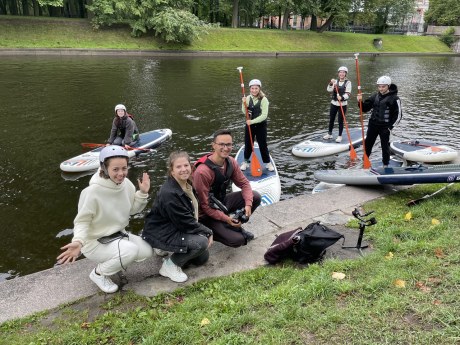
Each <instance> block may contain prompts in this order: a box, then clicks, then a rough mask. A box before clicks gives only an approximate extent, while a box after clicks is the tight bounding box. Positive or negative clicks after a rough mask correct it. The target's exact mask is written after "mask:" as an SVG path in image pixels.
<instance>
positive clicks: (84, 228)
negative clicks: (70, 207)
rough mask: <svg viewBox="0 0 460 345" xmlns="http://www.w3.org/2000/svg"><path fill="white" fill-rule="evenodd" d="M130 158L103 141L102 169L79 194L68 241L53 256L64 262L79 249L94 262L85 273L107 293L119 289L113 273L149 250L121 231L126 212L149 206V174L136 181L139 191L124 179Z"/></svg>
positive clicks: (125, 219)
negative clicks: (105, 144) (71, 236)
mask: <svg viewBox="0 0 460 345" xmlns="http://www.w3.org/2000/svg"><path fill="white" fill-rule="evenodd" d="M128 159H129V158H128V152H127V151H126V150H125V149H124V148H123V147H120V146H106V147H104V148H103V149H102V150H101V152H100V154H99V162H100V169H99V171H98V172H96V173H95V174H94V175H93V177H92V178H91V180H90V181H89V186H88V187H86V188H85V189H83V191H82V192H81V194H80V200H79V202H78V214H77V216H76V217H75V219H74V228H73V238H72V242H71V243H69V244H67V245H65V246H64V247H62V248H61V249H62V250H63V252H62V253H61V254H60V255H59V256H58V257H57V260H58V264H66V263H70V262H74V261H75V260H76V259H77V258H78V257H79V256H80V254H83V255H84V256H85V257H87V258H88V259H90V260H91V261H93V262H95V263H97V266H96V268H94V269H93V270H92V271H91V273H90V275H89V278H90V279H91V280H92V281H93V282H94V283H95V284H96V285H97V286H98V287H99V288H100V289H101V290H102V291H104V292H105V293H113V292H116V291H117V290H118V289H119V286H118V285H117V284H115V283H114V282H113V281H112V279H111V278H110V276H111V275H114V274H116V273H119V272H122V270H126V267H127V266H129V265H130V264H132V263H133V262H140V261H143V260H145V259H147V258H149V257H151V256H152V255H153V251H152V247H151V246H150V245H149V244H148V243H147V242H145V241H144V240H143V239H142V238H141V237H140V236H137V235H134V234H131V233H128V232H126V230H125V228H126V227H127V226H128V224H129V218H130V216H131V215H134V214H137V213H140V212H141V211H142V210H143V209H144V208H145V206H146V205H147V198H148V196H149V195H148V192H149V189H150V177H149V175H148V174H147V173H143V175H142V179H139V180H138V185H139V190H138V191H136V187H135V186H134V184H133V183H132V182H131V181H130V180H129V179H127V178H126V177H127V175H128Z"/></svg>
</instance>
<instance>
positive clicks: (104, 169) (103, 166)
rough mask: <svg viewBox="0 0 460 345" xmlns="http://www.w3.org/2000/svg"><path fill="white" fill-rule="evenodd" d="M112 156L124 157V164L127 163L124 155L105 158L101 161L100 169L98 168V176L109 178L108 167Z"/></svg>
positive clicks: (127, 159) (127, 160)
mask: <svg viewBox="0 0 460 345" xmlns="http://www.w3.org/2000/svg"><path fill="white" fill-rule="evenodd" d="M113 158H124V159H126V164H128V163H129V158H128V157H125V156H113V157H109V158H106V159H105V160H104V163H101V170H99V176H100V177H102V178H105V179H109V178H110V176H109V170H108V169H109V163H110V160H112V159H113Z"/></svg>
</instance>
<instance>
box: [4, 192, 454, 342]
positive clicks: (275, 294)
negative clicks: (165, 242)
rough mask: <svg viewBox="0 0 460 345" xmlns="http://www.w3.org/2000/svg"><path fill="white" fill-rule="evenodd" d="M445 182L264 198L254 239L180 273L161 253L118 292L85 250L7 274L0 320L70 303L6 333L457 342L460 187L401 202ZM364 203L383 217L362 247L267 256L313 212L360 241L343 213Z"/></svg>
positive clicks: (66, 338)
mask: <svg viewBox="0 0 460 345" xmlns="http://www.w3.org/2000/svg"><path fill="white" fill-rule="evenodd" d="M439 187H440V185H424V186H419V187H416V188H410V189H405V188H403V190H401V189H400V188H398V189H399V191H398V192H397V193H394V192H395V190H396V189H394V187H392V186H387V187H378V188H358V187H341V188H338V189H335V190H333V191H330V192H328V193H320V194H315V195H304V196H299V197H296V198H293V199H290V200H286V201H282V202H279V203H277V204H274V205H271V206H268V207H265V208H261V209H259V210H257V211H256V212H255V213H254V216H253V218H252V220H251V222H250V223H249V224H248V229H249V230H251V231H253V232H254V233H255V234H256V239H255V240H254V241H253V242H251V243H250V244H249V245H248V246H246V247H242V248H238V249H231V248H225V247H223V246H219V245H218V244H217V245H216V246H215V247H213V249H212V255H211V257H212V260H211V261H210V262H209V263H207V264H206V265H205V266H203V267H201V268H189V269H187V270H186V272H187V274H188V275H189V277H190V280H189V282H187V283H185V284H176V283H172V282H170V281H169V280H168V279H166V278H162V277H159V276H158V274H156V272H157V271H158V267H159V265H160V258H158V257H155V258H152V260H150V261H149V262H147V263H141V264H138V265H136V267H134V268H133V269H132V270H130V271H129V272H128V279H129V284H128V285H127V286H125V288H124V289H125V290H127V289H129V290H130V292H126V291H125V293H121V294H119V293H117V294H113V295H105V294H102V293H100V292H99V293H98V291H97V288H96V287H95V286H93V284H92V283H91V282H90V281H89V279H88V277H87V273H88V272H89V270H90V269H91V267H92V265H91V263H90V262H89V261H88V260H81V261H79V262H77V263H76V264H73V265H67V266H63V267H57V268H53V269H50V270H47V271H43V272H39V273H36V274H33V275H30V276H25V277H20V278H17V279H14V280H12V281H8V282H4V283H0V292H1V296H0V297H1V298H0V303H1V304H0V307H1V308H0V311H1V317H2V321H4V320H5V319H12V318H15V317H18V316H21V315H22V316H24V315H30V313H32V312H35V311H37V307H39V309H38V310H46V309H48V308H53V307H54V306H56V305H57V304H61V303H65V305H63V306H61V307H60V308H58V309H55V310H53V311H51V312H46V313H41V314H36V315H34V316H29V317H26V318H24V319H20V320H16V321H10V322H6V323H3V324H2V325H0V329H1V330H2V334H3V335H2V338H1V339H0V343H5V344H6V343H7V344H10V345H11V344H24V343H43V342H46V343H47V344H77V343H78V344H94V343H113V344H125V343H131V344H139V343H143V344H159V343H162V344H228V343H238V344H243V343H244V344H260V343H265V344H286V343H291V344H331V343H334V344H351V343H353V344H382V343H395V344H396V343H398V344H403V343H404V344H432V343H436V344H439V345H444V344H445V345H447V344H449V345H450V344H454V343H457V342H458V341H459V338H458V317H457V316H456V315H457V311H458V308H459V307H460V305H459V303H460V302H459V301H458V298H457V297H456V296H457V292H458V291H457V289H458V283H459V276H460V275H459V274H458V273H459V272H460V264H459V262H458V254H459V249H458V248H460V240H459V239H458V236H456V235H455V234H456V232H457V231H458V226H457V225H458V217H460V214H459V211H458V207H457V206H456V202H455V200H456V199H457V198H458V191H459V188H458V186H457V185H455V186H452V187H451V188H449V189H447V190H446V191H444V192H443V193H441V194H438V195H436V197H433V198H431V199H427V200H425V201H424V202H423V203H421V204H420V205H418V206H416V207H413V208H408V207H407V206H406V205H405V203H406V202H407V200H410V199H416V198H420V197H421V196H423V195H425V194H426V193H432V192H433V191H435V190H436V189H438V188H439ZM369 202H370V203H369ZM363 204H364V209H365V210H366V211H369V210H375V213H374V214H373V216H375V217H376V219H377V224H376V225H375V226H372V227H368V228H366V231H365V242H364V243H363V244H368V241H371V248H369V249H363V252H364V256H363V257H360V256H359V255H358V254H359V253H358V251H357V250H356V249H348V250H344V249H341V243H340V242H339V243H338V244H336V245H334V246H333V247H331V248H330V250H329V254H328V258H327V259H326V260H325V262H324V263H323V264H322V265H312V266H310V267H308V268H301V269H299V268H300V267H298V266H297V265H295V264H290V263H286V264H284V265H281V266H277V268H276V269H274V268H273V267H261V266H264V264H265V262H264V260H263V253H264V252H265V250H266V248H267V247H268V246H269V245H270V243H271V242H272V241H273V239H274V236H275V234H279V233H281V232H283V231H286V230H288V229H292V228H295V227H297V226H305V225H307V224H308V223H309V222H311V221H316V220H319V221H322V222H323V223H326V224H332V227H333V228H336V229H338V230H339V231H340V232H343V233H345V235H346V242H345V244H346V245H350V246H353V245H355V243H356V237H357V229H356V222H354V224H353V222H352V223H351V225H352V226H353V228H355V229H354V230H353V229H351V230H350V229H347V228H344V227H343V224H345V223H347V222H348V221H349V219H351V218H352V217H351V211H352V210H353V208H354V207H355V206H358V205H363ZM257 267H258V268H257ZM246 270H249V271H247V272H241V273H237V272H239V271H246ZM334 272H338V273H343V275H342V276H341V275H340V274H338V275H337V274H336V275H333V273H334ZM222 275H228V276H227V277H222V278H215V277H220V276H222ZM211 277H214V278H211ZM334 277H336V278H334ZM88 296H90V297H88ZM78 299H79V300H78ZM76 300H78V301H76ZM389 330H391V331H389Z"/></svg>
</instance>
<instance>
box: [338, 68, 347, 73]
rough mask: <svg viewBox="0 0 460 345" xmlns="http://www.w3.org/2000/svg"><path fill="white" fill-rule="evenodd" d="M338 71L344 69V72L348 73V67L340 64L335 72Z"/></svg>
mask: <svg viewBox="0 0 460 345" xmlns="http://www.w3.org/2000/svg"><path fill="white" fill-rule="evenodd" d="M340 71H344V72H346V73H348V68H346V67H345V66H340V67H339V69H338V70H337V72H340Z"/></svg>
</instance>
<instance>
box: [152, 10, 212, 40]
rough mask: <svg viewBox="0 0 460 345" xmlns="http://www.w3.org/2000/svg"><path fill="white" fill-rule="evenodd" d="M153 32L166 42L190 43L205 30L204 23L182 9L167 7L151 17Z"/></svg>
mask: <svg viewBox="0 0 460 345" xmlns="http://www.w3.org/2000/svg"><path fill="white" fill-rule="evenodd" d="M151 23H152V27H153V28H154V29H155V34H156V35H157V36H160V37H161V38H162V39H163V40H164V41H166V42H178V43H185V44H190V43H191V42H192V41H193V40H194V39H196V38H198V37H199V35H200V34H201V33H203V32H206V30H205V27H206V25H205V23H203V22H202V21H201V20H199V19H198V17H196V16H195V15H193V14H192V13H190V12H188V11H184V10H174V9H172V8H167V9H165V10H164V11H161V12H159V13H157V14H156V15H155V16H154V17H152V19H151Z"/></svg>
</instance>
